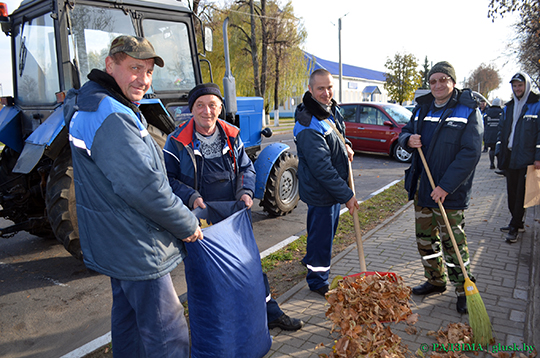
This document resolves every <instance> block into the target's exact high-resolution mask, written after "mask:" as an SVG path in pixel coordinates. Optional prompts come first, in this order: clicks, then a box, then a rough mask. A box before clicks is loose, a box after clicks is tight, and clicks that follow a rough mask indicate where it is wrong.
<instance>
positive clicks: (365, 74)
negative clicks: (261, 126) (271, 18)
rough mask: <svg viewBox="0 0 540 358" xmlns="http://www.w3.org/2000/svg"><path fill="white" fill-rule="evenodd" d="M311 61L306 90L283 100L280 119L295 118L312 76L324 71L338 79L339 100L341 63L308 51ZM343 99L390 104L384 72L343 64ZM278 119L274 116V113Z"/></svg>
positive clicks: (336, 97) (335, 79) (308, 65)
mask: <svg viewBox="0 0 540 358" xmlns="http://www.w3.org/2000/svg"><path fill="white" fill-rule="evenodd" d="M304 56H305V58H306V61H307V69H308V74H307V76H306V83H305V87H304V88H301V89H300V90H299V91H298V93H297V95H296V96H294V97H292V98H287V99H284V100H283V103H281V104H280V106H279V116H280V117H293V116H294V111H295V110H296V106H297V105H298V104H300V103H301V102H302V96H303V95H304V93H305V92H306V91H307V89H308V77H309V75H310V74H311V73H312V72H313V71H315V70H317V69H319V68H324V69H325V70H327V71H328V72H330V73H331V74H332V76H333V77H334V99H335V100H336V101H338V102H340V101H339V63H338V62H332V61H328V60H323V59H321V58H318V57H316V56H314V55H312V54H310V53H307V52H304ZM341 77H342V83H343V89H342V96H343V99H342V100H341V103H351V102H388V100H389V99H388V94H387V92H386V90H385V89H384V83H385V82H386V77H385V76H384V72H381V71H375V70H369V69H367V68H363V67H358V66H352V65H346V64H342V74H341ZM270 117H272V118H273V117H274V113H273V112H271V113H270Z"/></svg>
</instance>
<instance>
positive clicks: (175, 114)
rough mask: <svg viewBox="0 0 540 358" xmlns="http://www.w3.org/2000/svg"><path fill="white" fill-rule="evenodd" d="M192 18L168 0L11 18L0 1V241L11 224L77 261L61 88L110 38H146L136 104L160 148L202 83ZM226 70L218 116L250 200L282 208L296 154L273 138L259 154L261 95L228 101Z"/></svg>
mask: <svg viewBox="0 0 540 358" xmlns="http://www.w3.org/2000/svg"><path fill="white" fill-rule="evenodd" d="M196 23H200V21H199V20H198V18H197V17H196V16H195V15H194V14H193V13H192V11H191V10H190V9H189V8H187V7H185V6H184V5H182V3H181V2H178V1H174V0H159V1H158V0H122V1H120V0H77V1H73V0H24V1H23V2H22V3H21V5H20V7H19V8H18V9H16V10H15V11H14V12H13V13H12V14H11V15H8V12H7V6H6V5H5V4H2V3H0V24H1V26H2V31H3V32H4V33H5V34H6V35H8V36H9V37H10V41H11V49H12V64H13V66H12V68H13V91H14V95H13V97H3V98H2V104H3V108H2V110H1V111H0V142H1V143H3V144H4V148H3V150H2V153H1V154H0V205H1V206H2V210H1V211H0V216H1V217H4V218H6V219H8V220H10V221H11V222H12V224H11V225H9V226H7V227H3V228H0V237H3V238H7V237H11V236H13V235H14V234H15V233H17V232H18V231H21V230H25V231H28V232H30V233H31V234H34V235H37V236H42V237H56V238H57V239H58V240H59V241H60V242H61V243H62V244H63V245H64V247H65V248H66V250H67V251H69V252H70V253H71V254H72V255H73V256H75V257H77V258H81V257H82V252H81V248H80V244H79V235H78V228H77V216H76V205H75V203H76V198H75V192H74V188H73V168H72V161H71V152H70V147H69V144H68V130H67V128H66V127H65V124H64V116H63V108H62V107H63V100H64V98H65V94H66V93H67V91H68V90H69V89H71V88H79V87H80V86H81V85H82V84H84V82H85V81H86V80H87V75H88V73H90V71H91V70H92V69H93V68H103V66H104V63H105V62H104V60H105V57H106V56H107V54H108V47H109V45H110V43H111V41H112V40H113V39H114V38H115V37H117V36H119V35H126V34H127V35H136V36H144V37H146V38H147V39H149V40H150V42H151V43H152V44H153V45H154V47H155V50H156V53H158V54H159V55H160V56H161V57H162V58H163V59H164V61H165V67H164V68H159V67H156V68H155V71H154V74H153V86H152V89H151V90H150V91H149V93H147V94H146V95H145V99H144V100H143V101H142V104H141V107H140V108H141V110H142V112H143V114H144V116H145V117H146V119H147V120H148V123H149V128H148V130H149V132H150V133H151V134H152V136H153V137H154V138H155V139H156V141H157V142H158V143H160V144H161V145H163V144H164V140H165V139H166V136H167V134H168V133H171V132H172V131H173V130H174V128H175V127H176V126H177V125H178V124H179V123H181V122H182V121H184V120H186V119H189V118H190V116H191V114H190V113H189V109H188V106H187V94H188V92H189V91H190V89H192V88H193V87H194V86H195V85H197V84H199V83H202V82H203V79H202V74H201V69H200V61H206V59H204V54H205V52H206V51H207V50H210V47H211V46H210V43H211V33H210V32H208V31H207V29H204V30H205V31H201V39H202V43H203V44H204V46H203V47H204V51H203V53H199V52H198V50H197V41H196V30H195V29H196V26H195V24H196ZM200 25H201V26H199V27H200V28H201V29H202V28H203V26H202V23H200ZM224 28H225V26H224ZM226 52H227V51H226ZM227 57H228V56H227ZM227 61H228V59H227ZM228 73H229V76H228V77H227V78H226V79H224V89H225V91H224V95H225V99H226V106H225V107H226V108H227V113H226V119H227V120H228V121H230V122H232V123H233V124H235V125H237V126H238V127H240V130H241V138H242V140H243V141H244V143H245V145H246V149H247V151H248V154H249V155H250V157H251V158H252V160H253V161H254V164H255V168H256V170H257V189H256V193H255V197H256V198H258V199H260V205H261V206H262V207H263V209H264V210H265V211H266V212H268V213H269V214H270V215H271V216H280V215H285V214H287V213H290V212H291V211H292V210H293V209H294V208H295V207H296V205H297V203H298V181H297V177H296V171H297V168H298V159H297V158H296V156H294V155H292V154H291V153H289V151H288V149H289V147H288V146H287V145H284V144H281V143H273V144H270V145H268V146H267V147H265V148H264V149H263V150H262V151H261V142H262V137H261V135H262V134H264V135H266V136H270V135H271V130H270V129H269V128H265V129H263V99H262V98H257V97H252V98H246V97H244V98H236V96H235V89H234V78H232V76H230V70H228Z"/></svg>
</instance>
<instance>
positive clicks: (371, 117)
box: [339, 102, 412, 163]
mask: <svg viewBox="0 0 540 358" xmlns="http://www.w3.org/2000/svg"><path fill="white" fill-rule="evenodd" d="M339 107H340V111H341V114H342V115H343V118H344V119H345V128H346V134H347V138H348V139H349V140H350V141H351V142H352V148H353V149H354V150H355V151H362V152H375V153H386V154H388V155H390V156H391V157H394V158H395V159H396V160H397V161H398V162H402V163H408V162H410V161H411V157H412V154H410V153H409V152H407V151H406V150H405V149H403V148H402V147H401V146H400V145H399V144H398V140H397V139H398V137H399V133H401V128H403V127H404V126H405V125H406V124H407V123H408V122H409V120H410V119H411V116H412V112H411V111H409V110H408V109H406V108H404V107H402V106H400V105H397V104H391V103H374V102H365V103H343V104H341V105H340V106H339Z"/></svg>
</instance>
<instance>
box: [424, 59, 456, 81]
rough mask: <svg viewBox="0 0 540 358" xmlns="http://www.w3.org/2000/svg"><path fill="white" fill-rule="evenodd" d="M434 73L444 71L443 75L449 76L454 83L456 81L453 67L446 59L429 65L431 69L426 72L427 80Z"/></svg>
mask: <svg viewBox="0 0 540 358" xmlns="http://www.w3.org/2000/svg"><path fill="white" fill-rule="evenodd" d="M434 73H444V74H445V75H447V76H449V77H450V78H451V79H452V80H453V81H454V83H457V81H456V71H455V70H454V67H452V65H451V64H450V63H448V62H446V61H442V62H438V63H436V64H435V65H434V66H433V67H431V70H429V73H428V80H429V78H430V77H431V75H432V74H434Z"/></svg>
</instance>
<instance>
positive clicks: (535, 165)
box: [534, 160, 540, 170]
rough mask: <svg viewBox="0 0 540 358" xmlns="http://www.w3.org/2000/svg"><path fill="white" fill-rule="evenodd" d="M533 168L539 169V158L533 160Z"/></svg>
mask: <svg viewBox="0 0 540 358" xmlns="http://www.w3.org/2000/svg"><path fill="white" fill-rule="evenodd" d="M534 169H536V170H538V169H540V160H535V161H534Z"/></svg>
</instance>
